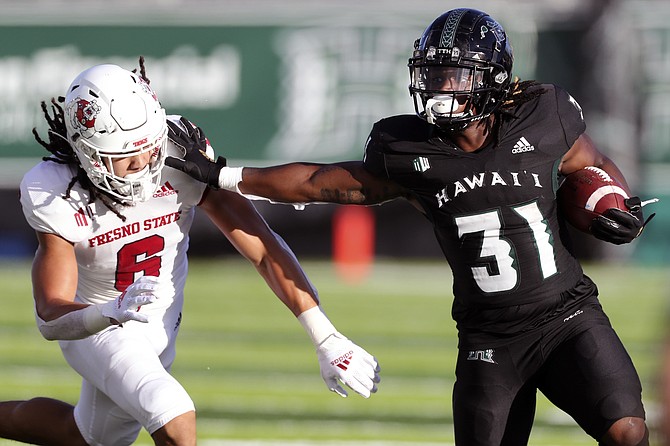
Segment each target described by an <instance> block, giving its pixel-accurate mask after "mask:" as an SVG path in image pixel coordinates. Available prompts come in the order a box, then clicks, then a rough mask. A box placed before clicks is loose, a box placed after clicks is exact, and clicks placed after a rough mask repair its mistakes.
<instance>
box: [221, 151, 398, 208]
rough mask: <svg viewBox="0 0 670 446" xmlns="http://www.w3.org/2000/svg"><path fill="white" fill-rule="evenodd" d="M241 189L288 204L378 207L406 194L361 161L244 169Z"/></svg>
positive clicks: (243, 191)
mask: <svg viewBox="0 0 670 446" xmlns="http://www.w3.org/2000/svg"><path fill="white" fill-rule="evenodd" d="M224 169H225V168H224ZM225 174H226V172H225V170H223V171H222V174H221V175H222V176H223V175H225ZM237 187H238V188H239V190H240V191H241V192H242V193H245V194H251V195H258V196H262V197H266V198H269V199H271V200H273V201H278V202H285V203H296V202H297V203H309V202H328V203H340V204H376V203H381V202H384V201H388V200H391V199H394V198H397V197H400V196H403V195H404V191H403V189H402V188H401V187H400V186H398V185H397V184H396V183H393V182H391V181H387V180H384V179H380V178H378V177H375V176H373V175H372V174H370V173H369V172H368V171H367V170H365V168H364V167H363V163H362V162H360V161H347V162H341V163H334V164H313V163H291V164H285V165H282V166H274V167H265V168H254V167H244V168H242V175H241V182H239V183H238V184H237Z"/></svg>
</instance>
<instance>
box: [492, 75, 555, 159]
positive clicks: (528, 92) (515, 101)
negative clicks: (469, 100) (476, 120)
mask: <svg viewBox="0 0 670 446" xmlns="http://www.w3.org/2000/svg"><path fill="white" fill-rule="evenodd" d="M546 91H547V90H546V89H544V88H542V87H540V83H539V82H537V81H534V80H526V81H522V80H520V79H519V78H518V77H517V78H515V79H514V82H512V83H511V85H510V88H509V90H508V92H507V94H505V97H504V98H503V100H502V103H501V104H500V107H499V108H498V110H496V111H495V115H496V119H495V120H493V122H492V121H491V120H489V119H485V120H483V121H484V122H483V125H484V126H485V128H484V132H485V133H488V132H491V131H492V132H494V134H495V143H494V146H497V145H498V144H499V143H500V139H499V138H500V131H499V130H500V125H501V124H502V121H503V120H504V119H516V118H517V116H516V115H515V114H514V110H515V109H516V108H517V107H518V106H519V105H521V104H525V103H526V102H529V101H532V100H533V99H535V98H537V97H538V96H541V95H543V94H544V93H546Z"/></svg>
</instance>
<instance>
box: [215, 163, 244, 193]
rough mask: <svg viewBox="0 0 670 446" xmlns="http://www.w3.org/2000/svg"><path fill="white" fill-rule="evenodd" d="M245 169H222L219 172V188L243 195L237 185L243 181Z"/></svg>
mask: <svg viewBox="0 0 670 446" xmlns="http://www.w3.org/2000/svg"><path fill="white" fill-rule="evenodd" d="M242 169H244V167H226V166H224V167H222V168H221V171H220V172H219V188H221V189H226V190H230V191H233V192H237V193H241V192H240V189H239V188H238V187H237V184H238V183H239V182H240V181H242Z"/></svg>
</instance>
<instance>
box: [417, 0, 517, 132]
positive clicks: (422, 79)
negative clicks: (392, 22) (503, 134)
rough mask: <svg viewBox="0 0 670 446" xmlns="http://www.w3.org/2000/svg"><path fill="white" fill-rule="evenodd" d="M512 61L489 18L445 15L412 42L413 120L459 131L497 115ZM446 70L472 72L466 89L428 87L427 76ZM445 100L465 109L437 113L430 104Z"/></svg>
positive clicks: (473, 13)
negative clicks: (439, 70) (414, 113)
mask: <svg viewBox="0 0 670 446" xmlns="http://www.w3.org/2000/svg"><path fill="white" fill-rule="evenodd" d="M513 61H514V57H513V53H512V47H511V45H510V44H509V41H508V39H507V35H506V33H505V30H504V29H503V27H502V26H501V25H500V24H499V23H498V22H496V21H495V20H494V19H493V18H491V17H490V16H489V15H488V14H486V13H485V12H482V11H478V10H475V9H468V8H459V9H453V10H451V11H447V12H445V13H444V14H442V15H441V16H440V17H438V18H437V19H435V20H434V21H433V23H431V24H430V25H429V26H428V28H426V30H425V31H424V32H423V34H422V36H421V38H419V39H417V40H416V42H415V44H414V52H413V54H412V57H411V58H410V59H409V63H408V66H409V70H410V85H409V91H410V95H411V96H412V97H413V99H414V107H415V110H416V113H417V115H418V116H419V117H421V118H423V119H426V120H427V121H428V122H429V123H431V124H435V125H437V126H439V127H441V128H445V129H448V130H459V129H462V128H465V127H467V126H468V125H469V124H470V123H471V122H473V121H477V120H481V119H483V118H486V117H487V116H489V115H491V114H492V113H493V112H495V110H497V108H498V107H499V106H500V104H501V103H502V101H503V99H504V97H505V95H506V94H507V91H508V90H509V84H510V78H511V73H512V65H513ZM445 67H452V68H454V69H462V70H466V69H467V70H470V71H471V76H472V81H471V83H470V85H469V87H468V88H463V87H461V88H460V89H459V88H455V87H453V85H446V84H445V86H442V87H436V86H435V85H430V82H428V81H427V79H430V78H431V77H432V76H433V75H432V73H431V71H434V70H438V69H444V68H445ZM447 96H451V97H452V99H453V100H456V98H458V101H459V103H463V102H465V103H467V106H466V108H465V110H462V109H459V110H458V112H457V113H455V112H454V111H450V112H449V113H440V112H437V111H436V109H435V107H434V104H435V101H434V100H433V99H434V98H435V97H438V98H441V101H443V102H444V101H445V99H444V98H445V97H447ZM464 98H465V99H464ZM446 108H448V107H446ZM446 108H444V109H445V110H446Z"/></svg>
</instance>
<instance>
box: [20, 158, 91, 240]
mask: <svg viewBox="0 0 670 446" xmlns="http://www.w3.org/2000/svg"><path fill="white" fill-rule="evenodd" d="M73 175H74V174H73V173H72V171H71V170H70V169H69V168H68V167H67V166H66V165H63V164H57V163H53V162H48V161H43V162H41V163H39V164H37V165H36V166H35V167H33V168H32V169H31V170H30V171H28V173H26V174H25V175H24V177H23V179H22V181H21V186H20V201H21V208H22V210H23V215H24V216H25V219H26V221H27V222H28V224H29V225H30V227H31V228H33V229H34V230H35V231H38V232H45V233H51V234H57V235H59V236H61V237H63V238H64V239H66V240H68V241H70V242H72V243H76V242H78V241H80V240H81V238H82V237H83V235H82V234H80V233H79V232H78V231H77V230H76V229H74V228H73V225H72V224H71V223H72V222H71V221H70V220H72V221H74V219H75V216H76V214H77V213H80V212H84V209H85V207H86V204H87V202H86V201H85V200H84V197H83V196H81V194H80V191H79V189H78V188H76V187H73V188H71V189H70V198H69V199H68V200H63V196H64V195H65V193H66V190H67V186H68V184H69V183H70V181H71V180H72V178H73Z"/></svg>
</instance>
